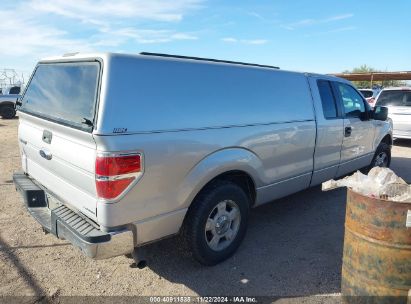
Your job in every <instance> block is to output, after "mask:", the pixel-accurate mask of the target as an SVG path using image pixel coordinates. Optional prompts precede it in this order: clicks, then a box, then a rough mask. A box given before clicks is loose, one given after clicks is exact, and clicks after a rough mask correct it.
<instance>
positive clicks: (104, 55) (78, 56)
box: [39, 52, 304, 74]
mask: <svg viewBox="0 0 411 304" xmlns="http://www.w3.org/2000/svg"><path fill="white" fill-rule="evenodd" d="M112 57H126V58H127V57H129V58H139V59H144V58H149V59H152V60H163V61H180V62H192V63H198V64H210V65H228V66H238V67H245V68H259V69H267V70H275V71H283V72H293V73H301V74H303V73H304V72H297V71H288V70H280V69H279V68H278V67H275V66H269V65H264V64H260V63H246V62H234V61H228V60H219V59H212V58H200V57H188V56H179V55H168V54H155V53H142V54H127V53H110V52H99V53H67V54H64V55H61V56H53V57H47V58H44V59H41V60H40V61H39V63H47V62H67V61H75V60H89V59H96V58H101V59H102V60H103V61H106V60H109V59H110V58H112Z"/></svg>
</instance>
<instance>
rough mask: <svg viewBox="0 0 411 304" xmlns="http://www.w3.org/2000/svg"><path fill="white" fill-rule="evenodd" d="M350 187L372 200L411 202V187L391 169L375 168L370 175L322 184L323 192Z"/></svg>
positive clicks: (357, 174)
mask: <svg viewBox="0 0 411 304" xmlns="http://www.w3.org/2000/svg"><path fill="white" fill-rule="evenodd" d="M339 187H348V188H350V189H351V190H353V191H354V192H357V193H360V194H362V195H366V196H369V197H372V198H378V199H385V200H390V201H396V202H411V186H410V185H408V184H407V183H406V182H405V181H404V180H403V179H402V178H401V177H399V176H397V175H396V174H395V173H394V171H392V170H391V169H389V168H381V167H375V168H372V169H371V170H370V172H369V173H368V175H365V174H362V173H361V172H360V171H357V172H355V173H354V174H353V175H351V176H347V177H345V178H343V179H340V180H333V179H332V180H329V181H326V182H324V183H323V184H322V190H323V191H328V190H332V189H335V188H339Z"/></svg>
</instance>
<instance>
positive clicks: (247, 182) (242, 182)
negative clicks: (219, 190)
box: [203, 170, 256, 206]
mask: <svg viewBox="0 0 411 304" xmlns="http://www.w3.org/2000/svg"><path fill="white" fill-rule="evenodd" d="M216 180H226V181H230V182H232V183H234V184H236V185H237V186H239V187H241V188H242V189H243V190H244V192H245V193H246V194H247V195H248V197H249V198H250V202H251V206H252V205H254V203H255V198H256V189H255V183H254V181H253V179H252V178H251V176H250V175H248V174H247V173H246V172H244V171H239V170H234V171H228V172H225V173H222V174H220V175H218V176H216V177H215V178H213V179H212V180H211V181H209V182H208V183H207V184H206V185H205V186H204V187H203V189H204V188H206V187H207V186H208V185H210V184H212V183H213V182H215V181H216Z"/></svg>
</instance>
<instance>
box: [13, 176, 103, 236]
mask: <svg viewBox="0 0 411 304" xmlns="http://www.w3.org/2000/svg"><path fill="white" fill-rule="evenodd" d="M13 181H14V185H15V186H16V190H17V191H18V192H20V193H21V195H22V196H23V199H24V204H25V205H26V207H27V209H28V211H29V212H30V214H31V215H32V216H33V217H34V218H35V219H36V220H37V221H38V222H39V223H40V224H41V225H42V226H43V228H44V229H45V230H47V231H49V232H51V233H53V234H54V235H55V236H57V237H59V231H58V224H59V225H63V226H64V227H65V228H66V229H67V230H68V231H70V232H71V233H72V234H74V235H76V236H77V237H78V238H79V239H81V240H82V241H84V242H87V243H92V244H98V243H103V242H108V241H110V240H111V235H110V234H109V233H104V232H102V231H101V230H99V229H97V228H96V227H95V224H94V223H92V222H91V221H90V220H87V219H86V218H85V217H84V216H82V215H81V214H79V213H76V212H74V211H73V210H71V209H70V208H68V207H67V206H65V205H61V206H59V207H57V208H54V209H49V208H48V202H47V196H46V193H45V191H44V190H43V189H42V188H41V187H40V186H39V185H37V183H36V182H35V180H33V179H32V178H30V177H29V176H28V175H26V174H25V173H23V172H16V173H14V174H13ZM79 228H81V230H79ZM84 231H86V234H82V233H81V232H84Z"/></svg>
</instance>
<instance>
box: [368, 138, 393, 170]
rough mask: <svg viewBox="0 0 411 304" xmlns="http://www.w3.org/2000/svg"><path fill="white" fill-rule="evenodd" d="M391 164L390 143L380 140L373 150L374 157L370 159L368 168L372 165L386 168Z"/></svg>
mask: <svg viewBox="0 0 411 304" xmlns="http://www.w3.org/2000/svg"><path fill="white" fill-rule="evenodd" d="M390 164H391V147H390V145H388V144H386V143H384V142H382V143H380V144H379V146H378V147H377V150H376V151H375V155H374V158H373V159H372V162H371V166H370V169H371V168H373V167H384V168H388V167H389V166H390Z"/></svg>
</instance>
